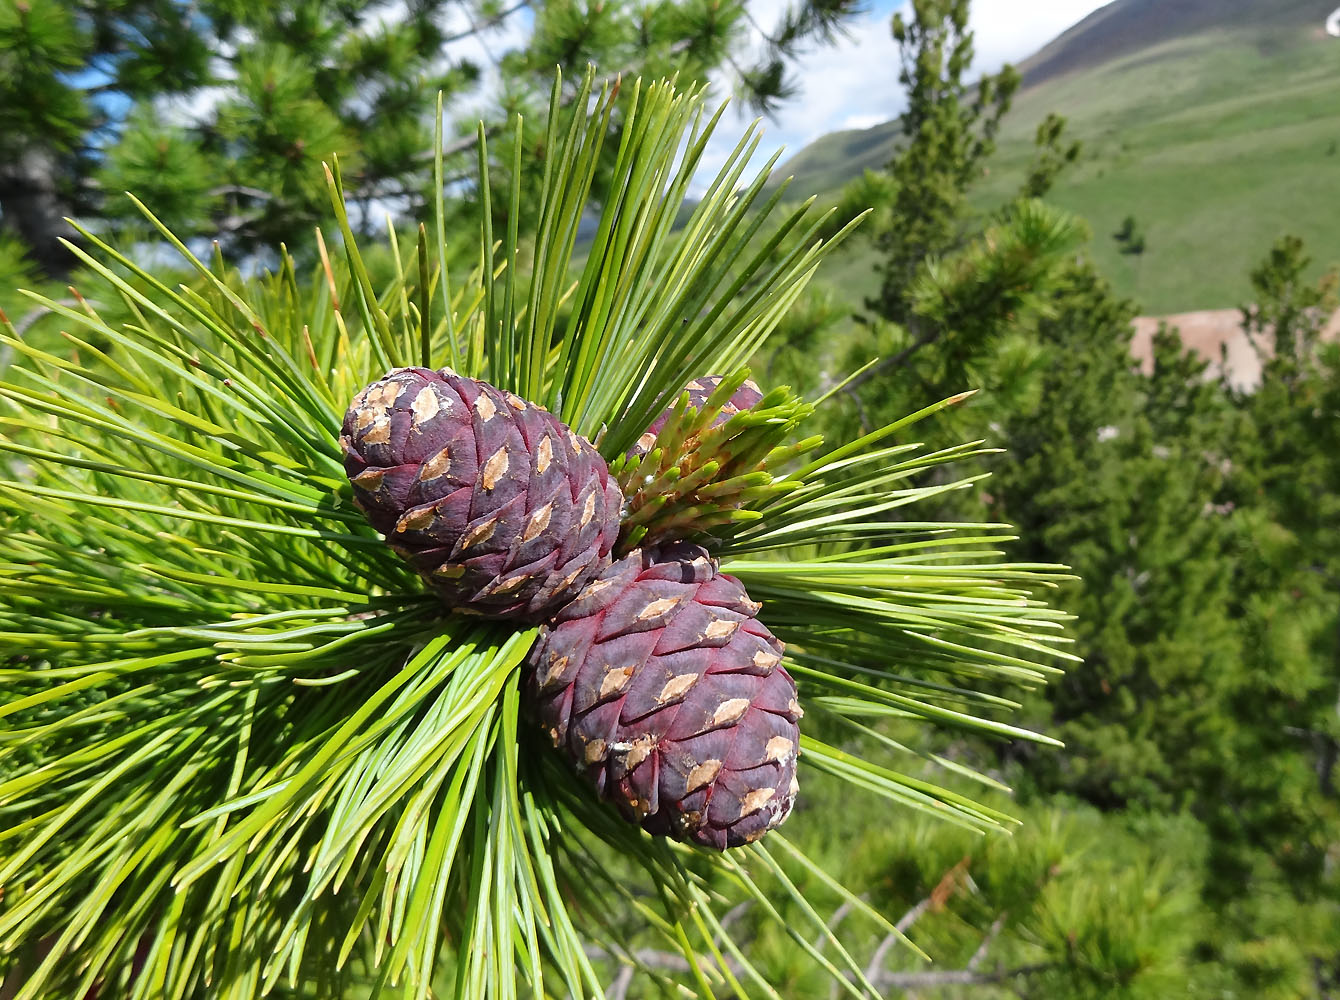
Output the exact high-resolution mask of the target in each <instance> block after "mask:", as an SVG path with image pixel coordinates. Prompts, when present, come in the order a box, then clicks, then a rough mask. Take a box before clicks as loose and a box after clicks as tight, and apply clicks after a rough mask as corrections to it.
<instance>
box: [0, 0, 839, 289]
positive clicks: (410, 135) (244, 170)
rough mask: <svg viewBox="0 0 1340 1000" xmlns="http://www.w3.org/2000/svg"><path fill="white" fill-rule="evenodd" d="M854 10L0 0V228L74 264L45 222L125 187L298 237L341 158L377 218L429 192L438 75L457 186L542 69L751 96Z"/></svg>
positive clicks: (241, 246)
mask: <svg viewBox="0 0 1340 1000" xmlns="http://www.w3.org/2000/svg"><path fill="white" fill-rule="evenodd" d="M857 9H858V4H857V3H856V2H855V0H805V2H804V3H802V4H798V5H796V6H795V7H793V8H791V9H789V10H788V11H786V13H785V14H784V15H783V16H782V18H781V19H780V20H779V21H778V23H776V24H775V25H767V26H766V27H767V31H768V35H767V40H768V44H767V46H766V48H765V51H764V52H763V53H762V55H761V56H759V55H758V54H757V53H756V52H755V51H754V50H752V49H751V50H750V51H749V52H748V53H746V52H744V51H743V47H742V44H741V43H742V40H743V29H744V27H745V25H746V23H747V19H748V18H749V16H750V15H749V13H748V10H747V8H746V4H745V3H744V2H743V0H733V2H725V3H721V2H716V0H709V2H703V0H659V2H655V3H650V4H631V3H617V2H616V3H607V2H600V3H586V2H569V0H561V2H556V3H544V4H539V5H536V6H534V7H533V8H532V6H531V5H530V3H528V2H527V0H521V2H517V3H499V2H495V0H483V2H476V0H384V2H377V3H350V2H341V0H301V2H281V3H273V4H271V3H249V2H242V0H218V2H215V0H206V2H203V3H193V4H182V3H178V2H175V0H78V2H74V3H69V2H64V0H16V2H14V3H6V4H5V6H4V7H3V9H0V109H3V110H0V135H3V136H4V139H5V142H4V149H3V150H2V151H0V223H3V226H4V228H5V229H7V230H8V231H10V232H11V233H12V234H14V235H15V236H17V237H18V239H19V240H20V242H21V243H22V244H23V245H24V246H25V247H26V249H27V250H28V253H29V255H30V257H31V258H32V259H33V260H34V261H36V262H37V264H38V265H39V266H40V267H42V268H43V269H44V270H45V271H46V272H48V273H50V274H61V273H64V272H65V271H67V270H68V269H69V267H70V265H71V264H72V260H71V258H70V257H69V256H68V254H66V253H65V252H64V251H63V249H62V247H61V246H60V244H59V243H58V242H57V240H58V238H60V237H67V238H68V237H72V236H73V235H74V234H73V231H72V230H69V229H68V227H66V226H65V225H64V224H63V223H62V221H61V219H62V217H63V216H64V215H70V214H73V215H77V216H78V217H79V218H81V219H83V220H85V221H93V220H97V219H103V220H106V222H107V223H108V224H117V223H129V222H131V221H132V220H134V219H135V218H136V213H134V211H133V209H132V208H130V206H129V205H128V203H127V202H126V200H125V199H124V198H123V197H122V196H121V192H123V191H127V190H129V191H133V192H135V194H136V195H137V196H139V197H140V198H141V199H143V200H145V201H146V202H148V203H150V204H152V205H154V206H155V212H156V214H157V215H158V216H159V218H161V219H162V220H163V221H164V222H166V223H168V224H169V225H172V226H173V227H174V228H175V229H176V230H177V231H178V232H179V233H181V234H182V235H184V236H188V237H189V236H193V235H197V234H203V235H208V236H210V237H214V238H218V239H219V240H220V241H221V243H222V244H223V247H224V249H225V251H226V252H228V253H230V254H245V253H250V252H254V251H257V250H261V249H264V250H269V251H271V252H273V249H274V248H275V247H276V246H277V245H278V244H280V243H286V244H287V245H289V246H290V247H291V248H296V247H305V246H306V245H307V244H308V242H309V241H310V233H311V230H312V227H313V225H315V224H316V222H318V221H319V220H320V219H322V218H323V217H324V213H325V211H326V210H327V208H326V195H325V185H324V182H323V181H322V177H321V164H322V162H324V161H328V160H329V159H330V158H331V157H332V156H334V155H336V154H338V155H339V156H340V158H341V162H342V164H343V167H344V176H345V179H346V183H347V184H348V189H347V190H348V195H349V197H350V199H351V201H352V202H353V203H354V205H355V206H357V207H359V208H361V209H362V211H361V213H356V214H355V216H354V222H355V225H356V226H357V227H358V228H359V230H360V231H375V230H378V229H379V228H380V227H381V225H382V222H381V215H382V213H383V212H385V211H386V210H388V209H391V210H395V211H397V212H400V213H403V214H406V215H410V216H413V215H416V214H419V213H421V212H422V211H423V209H424V206H425V205H427V204H429V197H430V195H431V189H432V162H433V161H432V155H431V146H432V137H433V124H432V109H433V107H434V101H435V97H436V95H437V94H438V93H439V92H440V93H442V94H443V96H444V100H445V104H446V107H447V109H448V111H449V112H450V113H451V115H452V117H453V119H454V121H453V124H452V126H451V128H452V130H453V131H454V130H459V132H455V134H452V135H449V136H448V139H449V140H455V139H456V138H457V136H458V135H459V137H460V139H461V141H451V143H450V147H451V149H452V150H454V151H455V153H456V155H455V156H452V157H448V163H447V171H448V176H449V179H455V181H456V183H455V185H454V188H453V190H454V191H455V193H456V194H457V195H460V194H462V193H464V191H463V186H465V187H468V186H469V183H470V178H471V177H472V174H471V173H470V172H469V170H468V169H466V168H467V167H468V166H469V164H470V162H471V157H472V155H473V153H472V150H473V145H472V140H473V132H474V122H475V121H476V120H477V119H478V118H479V117H480V116H481V115H482V116H483V117H484V118H485V120H486V121H488V122H490V123H493V124H497V123H500V122H502V121H505V120H507V119H508V118H509V117H510V116H511V115H512V114H514V113H517V112H524V113H526V115H527V118H528V123H529V125H530V129H531V130H530V131H528V132H527V133H526V135H525V140H526V141H527V142H528V143H538V142H541V141H542V138H543V137H542V135H541V134H540V133H539V132H538V131H537V130H538V128H539V127H540V125H541V124H542V123H543V120H544V117H543V106H544V104H545V103H546V102H547V100H548V96H549V86H550V82H551V81H552V79H553V76H554V72H555V70H556V69H559V70H562V71H563V72H564V73H565V75H566V77H567V79H569V80H570V81H575V80H579V79H580V78H581V74H582V72H583V71H584V70H585V68H586V65H587V64H588V63H595V64H597V65H599V66H600V67H601V70H602V72H604V73H605V74H607V75H609V76H615V75H620V74H622V75H624V76H626V77H629V78H630V79H631V78H633V77H636V76H639V75H645V76H647V77H649V78H650V77H657V76H670V75H673V74H680V75H681V76H682V77H683V78H684V79H686V80H697V79H706V78H707V77H708V76H709V75H712V76H716V77H718V78H720V79H722V80H724V81H726V82H727V86H728V87H730V88H732V89H735V90H737V91H738V92H739V93H740V95H741V96H742V97H743V99H744V100H746V101H747V102H749V103H750V104H752V105H754V106H757V107H760V108H766V107H768V106H771V105H773V104H775V102H777V101H779V100H782V99H784V98H785V97H786V96H787V95H788V94H789V93H790V92H791V91H792V88H793V83H792V81H791V79H790V75H789V70H788V68H787V61H788V59H789V58H790V57H791V56H793V55H794V54H795V53H796V52H797V51H799V50H800V49H801V48H802V47H804V46H806V45H808V44H811V43H816V42H817V43H822V42H823V41H825V40H827V39H831V38H832V37H833V35H834V33H835V32H838V31H840V30H841V29H842V25H843V23H844V21H845V19H846V18H848V17H850V16H851V14H852V13H854V12H855V11H856V10H857ZM742 60H752V61H749V62H745V61H742ZM572 86H575V84H570V85H569V88H570V89H569V91H568V93H569V96H571V94H572V93H574V91H572V90H571V87H572ZM374 205H375V206H376V210H374V209H373V206H374Z"/></svg>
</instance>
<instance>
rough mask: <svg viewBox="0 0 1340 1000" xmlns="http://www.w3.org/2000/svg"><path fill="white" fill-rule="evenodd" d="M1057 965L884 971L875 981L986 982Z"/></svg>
mask: <svg viewBox="0 0 1340 1000" xmlns="http://www.w3.org/2000/svg"><path fill="white" fill-rule="evenodd" d="M1051 968H1054V964H1053V963H1051V962H1040V963H1038V964H1037V965H1021V966H1019V967H1018V968H1015V969H996V970H994V971H992V972H978V971H976V970H975V969H946V970H944V971H943V972H940V971H936V972H884V973H881V974H880V976H879V978H878V979H875V980H873V982H874V983H875V985H877V986H881V987H887V988H889V989H895V990H915V989H934V988H935V987H938V986H987V985H990V984H991V983H1003V982H1006V981H1007V980H1010V979H1020V978H1022V977H1025V976H1032V975H1036V974H1037V973H1039V972H1046V971H1047V970H1048V969H1051Z"/></svg>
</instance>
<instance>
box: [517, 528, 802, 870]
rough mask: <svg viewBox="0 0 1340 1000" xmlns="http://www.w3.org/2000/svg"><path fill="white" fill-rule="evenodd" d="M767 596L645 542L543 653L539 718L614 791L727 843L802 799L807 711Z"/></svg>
mask: <svg viewBox="0 0 1340 1000" xmlns="http://www.w3.org/2000/svg"><path fill="white" fill-rule="evenodd" d="M759 607H760V606H759V604H757V603H756V602H754V601H751V600H750V599H749V595H748V594H746V593H745V591H744V587H743V586H742V585H741V584H740V581H739V580H737V579H735V578H734V577H732V576H727V575H725V574H723V573H720V572H718V570H717V565H716V562H715V560H713V559H712V558H711V557H710V556H709V555H708V554H707V551H706V550H705V549H702V548H700V547H699V546H697V545H690V544H687V543H682V542H681V543H675V544H672V545H669V546H666V547H664V548H661V549H659V550H647V549H641V550H637V551H635V552H633V553H631V554H630V555H629V556H627V557H626V558H624V559H621V560H619V561H618V562H616V563H614V564H613V565H612V566H610V567H609V569H607V570H606V571H605V572H604V573H602V574H601V575H600V577H599V578H598V579H596V580H595V581H594V582H592V583H590V584H588V585H587V587H586V588H585V589H584V590H583V591H582V592H581V594H579V595H578V597H577V599H576V600H575V601H573V602H572V604H570V605H568V606H567V607H566V608H564V609H563V610H562V611H561V612H559V614H558V616H557V617H556V618H555V619H554V620H553V622H552V624H551V625H550V626H549V627H548V628H546V629H545V630H544V632H543V633H542V636H541V639H540V642H539V643H538V644H537V645H536V648H535V650H534V652H533V653H532V654H531V664H532V666H533V668H534V670H533V672H532V675H531V681H530V687H531V694H532V696H533V700H534V704H535V708H536V713H537V715H538V716H539V719H540V722H541V723H542V724H543V725H544V727H545V728H546V729H547V730H548V731H549V734H550V736H551V737H552V738H553V740H554V744H555V746H562V747H565V748H566V749H567V751H568V752H569V754H571V755H572V758H573V760H574V761H575V762H576V763H577V766H578V768H579V770H582V771H584V772H585V773H586V774H587V775H588V776H589V777H590V778H591V779H592V781H593V782H594V784H595V786H596V791H597V793H598V794H600V795H601V796H602V797H604V798H606V799H610V800H612V801H614V802H615V803H616V804H617V805H618V806H619V808H620V811H621V812H623V814H624V815H625V816H627V817H628V818H629V819H630V820H632V821H634V822H640V823H641V824H642V826H643V827H644V828H645V829H647V830H648V831H650V832H652V833H657V834H665V835H668V836H672V837H675V838H677V839H681V840H692V841H694V842H696V843H698V844H702V845H704V846H707V847H715V848H717V849H718V850H721V849H724V848H727V847H736V846H739V845H740V844H747V843H751V842H753V841H755V840H757V839H758V838H759V837H761V836H763V834H765V833H766V832H767V831H768V830H770V829H772V828H773V827H775V826H777V825H778V824H779V823H781V822H782V820H784V819H785V818H786V817H787V815H788V814H789V813H790V811H791V806H792V804H793V802H794V801H795V795H796V789H797V783H796V756H797V754H798V752H799V746H800V733H799V730H798V728H797V726H796V723H797V722H798V721H799V720H800V716H801V714H802V713H801V710H800V705H799V704H798V702H797V700H796V686H795V682H794V681H792V679H791V675H790V674H788V673H787V672H786V669H785V668H784V667H782V666H781V665H780V664H781V659H782V651H783V646H782V643H781V642H780V641H778V640H777V639H776V638H775V637H774V636H773V635H772V633H771V632H769V631H768V629H767V628H766V627H765V626H764V625H763V624H762V623H761V622H760V621H759V620H758V619H757V618H756V617H755V615H757V614H758V610H759Z"/></svg>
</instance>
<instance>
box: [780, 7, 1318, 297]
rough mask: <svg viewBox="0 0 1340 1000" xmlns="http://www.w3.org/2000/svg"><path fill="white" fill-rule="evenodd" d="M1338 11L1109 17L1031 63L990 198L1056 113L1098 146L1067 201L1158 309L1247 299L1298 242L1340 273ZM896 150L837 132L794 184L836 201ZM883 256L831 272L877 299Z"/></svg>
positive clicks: (1088, 152)
mask: <svg viewBox="0 0 1340 1000" xmlns="http://www.w3.org/2000/svg"><path fill="white" fill-rule="evenodd" d="M1334 3H1335V0H1306V2H1304V0H1119V2H1117V3H1114V4H1110V5H1108V6H1107V7H1105V8H1103V9H1102V10H1100V11H1098V12H1096V13H1095V14H1094V15H1092V16H1091V17H1090V18H1088V19H1086V21H1084V22H1082V23H1081V24H1079V25H1077V26H1075V27H1074V28H1072V29H1071V30H1070V31H1068V32H1066V34H1064V35H1062V36H1061V37H1060V38H1058V39H1057V40H1056V41H1055V42H1053V43H1052V44H1050V45H1048V46H1047V47H1046V48H1044V49H1043V50H1042V51H1040V52H1039V53H1038V54H1037V55H1036V56H1035V57H1033V58H1032V59H1030V60H1029V61H1028V62H1027V63H1026V64H1025V65H1024V69H1025V71H1026V72H1028V73H1029V77H1028V78H1029V79H1030V80H1038V79H1039V78H1040V82H1037V83H1031V84H1030V85H1029V86H1027V87H1026V89H1025V90H1024V91H1023V92H1022V93H1021V94H1020V96H1019V98H1018V99H1017V101H1016V103H1015V109H1014V111H1013V113H1012V114H1011V116H1010V118H1009V119H1008V120H1007V123H1006V126H1005V128H1004V129H1003V130H1002V134H1001V144H1000V154H999V156H998V157H997V159H996V160H995V161H994V162H993V164H992V168H991V173H990V175H989V176H987V177H986V178H984V180H983V182H982V184H981V185H980V188H979V190H978V193H977V197H978V199H979V201H980V204H981V205H982V206H983V207H984V208H985V207H988V206H990V205H993V204H997V203H999V200H1000V199H1001V198H1002V197H1004V196H1005V195H1007V194H1008V193H1009V192H1010V191H1011V190H1013V189H1014V188H1015V187H1016V185H1017V184H1018V182H1019V180H1020V179H1021V178H1022V176H1023V172H1024V170H1025V168H1026V166H1027V163H1028V161H1029V158H1030V155H1031V138H1032V134H1033V132H1034V130H1035V129H1036V126H1037V123H1038V122H1039V121H1041V120H1042V118H1043V117H1045V115H1046V114H1047V113H1048V112H1051V111H1056V112H1059V113H1061V114H1063V115H1065V116H1066V117H1067V118H1068V119H1069V121H1070V128H1071V131H1072V133H1073V134H1074V135H1075V136H1076V137H1078V138H1080V139H1082V140H1083V142H1084V146H1085V152H1084V157H1083V159H1082V161H1081V162H1080V163H1079V164H1078V165H1077V166H1076V167H1074V168H1073V169H1072V170H1071V171H1070V172H1069V173H1067V174H1066V175H1064V176H1063V179H1062V181H1061V182H1060V183H1059V184H1058V185H1057V188H1056V190H1055V191H1054V194H1053V200H1055V201H1056V202H1058V203H1059V204H1061V205H1063V206H1065V207H1067V208H1070V209H1073V210H1075V211H1077V212H1079V213H1080V214H1082V215H1083V216H1085V217H1086V218H1087V219H1088V220H1089V221H1090V222H1091V223H1092V225H1093V227H1094V231H1095V237H1094V252H1095V254H1096V255H1097V256H1098V258H1099V260H1100V262H1101V263H1102V265H1103V266H1104V269H1105V271H1106V272H1107V273H1108V274H1109V275H1110V276H1111V277H1112V278H1113V280H1114V281H1115V282H1116V284H1117V286H1118V287H1119V289H1120V290H1121V291H1122V292H1123V293H1125V294H1128V295H1131V296H1133V297H1134V298H1136V299H1137V300H1138V301H1139V302H1140V303H1141V304H1142V306H1143V307H1144V309H1145V310H1147V311H1149V312H1155V313H1167V312H1177V311H1181V310H1189V309H1202V308H1215V307H1227V306H1233V305H1236V304H1238V303H1239V301H1240V299H1241V297H1242V295H1243V290H1244V288H1245V275H1246V272H1247V270H1248V269H1249V268H1250V267H1251V266H1252V264H1253V263H1254V262H1255V261H1257V260H1258V259H1259V258H1260V257H1261V255H1262V254H1263V253H1264V252H1265V250H1266V248H1267V247H1268V246H1269V244H1270V243H1271V242H1272V241H1273V240H1274V239H1276V238H1277V237H1278V236H1280V235H1283V234H1285V233H1294V234H1297V235H1299V236H1301V237H1303V238H1304V239H1305V240H1306V241H1307V243H1308V246H1309V247H1310V248H1311V250H1312V253H1313V255H1314V257H1315V258H1316V259H1317V260H1318V261H1319V264H1318V267H1319V268H1320V266H1321V265H1322V264H1335V263H1340V225H1336V224H1335V212H1336V209H1335V206H1336V205H1337V204H1340V98H1338V97H1337V94H1340V87H1338V86H1337V84H1340V39H1332V38H1328V37H1327V36H1326V35H1325V33H1324V32H1323V31H1322V23H1323V21H1324V19H1325V17H1326V15H1327V14H1328V13H1329V12H1330V10H1331V9H1333V7H1334ZM1159 12H1161V14H1159ZM1156 14H1158V15H1159V16H1155V15H1156ZM1069 67H1073V68H1069ZM895 140H896V126H895V125H893V124H892V123H888V124H885V125H881V126H876V127H875V128H873V129H867V130H865V131H863V132H857V133H852V132H844V133H838V134H836V135H833V136H825V137H824V138H823V139H820V140H819V141H817V142H816V143H814V144H812V145H811V146H809V147H807V148H806V149H804V150H802V151H801V152H800V154H798V155H797V156H796V157H795V158H794V159H793V160H792V161H791V163H790V164H788V165H787V167H786V168H784V171H783V172H784V173H795V174H796V181H795V183H794V185H793V187H792V190H793V191H796V192H806V193H812V192H816V191H817V192H831V191H834V190H835V189H836V188H837V187H838V186H840V184H841V183H842V182H843V181H845V180H846V179H849V178H850V177H852V176H855V175H856V174H858V173H859V171H860V170H862V169H864V168H866V167H871V168H876V167H878V166H879V165H881V164H882V163H883V162H885V161H886V160H887V158H888V156H889V155H890V153H891V152H892V150H893V145H894V142H895ZM1127 215H1131V216H1134V217H1135V219H1136V221H1137V223H1138V224H1139V226H1140V228H1141V229H1142V230H1143V231H1144V233H1145V236H1146V251H1145V253H1144V254H1143V255H1140V256H1138V257H1131V256H1123V255H1121V254H1120V253H1119V252H1118V248H1117V246H1116V244H1115V242H1114V241H1113V240H1112V239H1111V234H1112V233H1113V232H1114V231H1115V230H1116V229H1117V228H1118V226H1119V225H1120V224H1121V222H1122V220H1123V219H1124V218H1125V217H1126V216H1127ZM870 253H871V252H870V250H869V247H868V244H862V243H859V242H858V243H856V244H854V245H853V249H852V250H851V251H850V252H849V253H848V254H847V255H846V257H845V258H840V259H838V260H835V261H833V263H832V264H831V265H830V270H829V271H828V273H827V274H826V275H825V277H826V278H827V279H828V281H829V282H830V283H831V284H834V285H837V286H839V287H841V289H842V291H843V293H844V294H845V295H846V296H850V297H853V298H855V297H858V296H859V295H861V294H864V293H865V292H866V291H867V290H868V289H869V288H870V287H871V286H872V284H873V279H872V278H871V277H870V266H871V264H872V262H873V257H872V256H871V255H870ZM863 255H864V256H863Z"/></svg>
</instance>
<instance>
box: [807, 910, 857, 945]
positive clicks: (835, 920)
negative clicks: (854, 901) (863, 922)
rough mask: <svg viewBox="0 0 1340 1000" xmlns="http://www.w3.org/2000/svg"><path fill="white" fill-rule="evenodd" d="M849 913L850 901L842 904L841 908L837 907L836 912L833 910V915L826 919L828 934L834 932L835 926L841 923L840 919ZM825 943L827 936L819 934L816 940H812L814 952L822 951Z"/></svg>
mask: <svg viewBox="0 0 1340 1000" xmlns="http://www.w3.org/2000/svg"><path fill="white" fill-rule="evenodd" d="M850 912H851V903H850V901H848V902H844V903H843V904H842V905H841V906H839V907H838V908H837V909H836V910H834V911H833V915H832V916H831V917H830V918H829V919H828V933H829V934H831V933H833V932H834V931H836V930H837V925H838V924H840V923H842V919H843V918H844V917H845V916H846V915H847V914H848V913H850ZM827 941H828V934H820V935H819V936H818V937H817V938H815V939H814V950H815V951H821V950H823V946H824V944H825V943H826V942H827Z"/></svg>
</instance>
